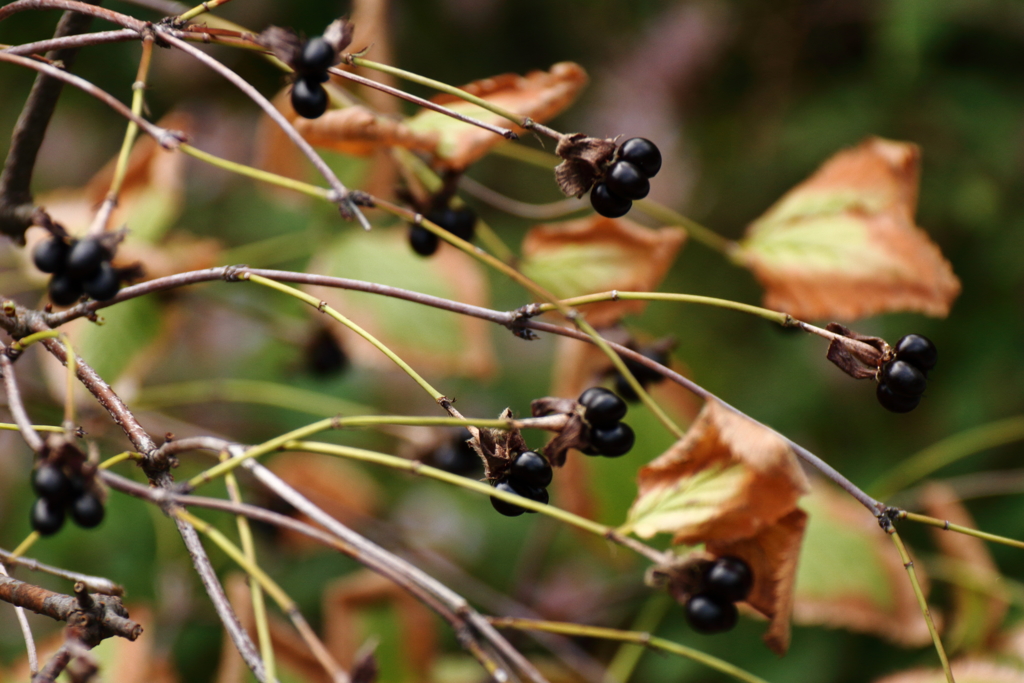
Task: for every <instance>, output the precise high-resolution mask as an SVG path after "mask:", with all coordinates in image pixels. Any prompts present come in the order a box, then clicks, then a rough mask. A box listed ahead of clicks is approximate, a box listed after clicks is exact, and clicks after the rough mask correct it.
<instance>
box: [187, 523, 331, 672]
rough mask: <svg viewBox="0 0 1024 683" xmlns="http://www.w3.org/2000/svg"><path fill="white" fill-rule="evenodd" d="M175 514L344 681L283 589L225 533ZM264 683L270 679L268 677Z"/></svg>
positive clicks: (318, 659) (325, 649) (322, 663)
mask: <svg viewBox="0 0 1024 683" xmlns="http://www.w3.org/2000/svg"><path fill="white" fill-rule="evenodd" d="M174 515H175V516H176V517H178V518H179V519H181V520H183V521H185V522H188V523H189V524H191V525H192V526H194V527H195V528H196V530H197V531H199V532H200V533H202V534H204V535H205V536H206V537H207V538H209V539H210V540H211V541H213V542H214V544H215V545H217V547H219V548H220V549H221V550H223V551H224V553H225V554H226V555H227V556H228V557H230V558H231V559H232V560H234V562H235V563H236V564H237V565H238V566H239V567H241V568H242V569H244V570H245V572H246V573H247V574H248V575H249V576H250V577H251V578H253V579H255V580H256V581H257V583H258V584H259V586H260V587H261V588H262V589H263V590H265V591H266V592H267V594H268V595H269V596H270V597H271V598H272V599H273V600H274V602H276V603H277V605H278V607H280V608H281V611H282V612H284V613H285V614H286V615H287V616H288V618H289V619H290V620H291V622H292V624H293V625H294V626H295V628H296V630H297V631H298V632H299V635H301V636H302V639H303V640H304V641H305V642H306V645H307V646H308V647H309V649H310V650H312V652H313V655H314V656H315V657H316V659H317V661H318V662H319V663H320V665H321V666H322V667H323V668H324V670H325V671H326V672H327V674H328V675H329V676H330V678H331V680H335V681H338V680H345V678H346V676H345V672H344V670H343V669H342V668H341V667H340V666H339V665H338V663H337V662H335V661H334V658H333V657H332V656H331V655H330V653H329V652H328V651H327V648H325V647H324V644H323V643H322V642H320V639H319V638H317V636H316V634H315V633H314V632H313V629H311V628H310V627H309V624H308V623H307V622H306V620H305V618H304V617H303V616H302V613H301V612H299V608H298V605H296V604H295V601H294V600H292V599H291V598H290V597H289V596H288V594H287V593H285V592H284V589H282V588H281V587H280V586H279V585H278V584H277V583H276V582H275V581H274V580H273V579H271V578H270V577H269V576H268V575H267V573H266V572H265V571H263V570H262V569H260V567H259V566H258V565H257V564H255V563H254V562H250V561H249V559H248V558H247V557H246V556H245V553H244V552H242V550H240V549H239V548H238V546H236V545H235V544H234V543H232V542H231V541H229V540H228V539H227V537H226V536H224V534H222V533H221V532H220V531H218V530H217V529H215V528H214V527H213V526H212V525H210V524H208V523H206V522H204V521H203V520H202V519H200V518H199V517H196V516H195V515H193V514H191V513H189V512H187V511H185V510H181V509H178V510H175V511H174ZM267 680H272V679H270V678H269V676H268V678H267Z"/></svg>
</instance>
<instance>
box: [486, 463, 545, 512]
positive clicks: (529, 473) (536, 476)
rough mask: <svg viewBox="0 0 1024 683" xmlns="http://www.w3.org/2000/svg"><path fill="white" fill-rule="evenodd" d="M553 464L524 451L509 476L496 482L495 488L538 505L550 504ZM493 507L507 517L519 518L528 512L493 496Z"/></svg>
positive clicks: (513, 464)
mask: <svg viewBox="0 0 1024 683" xmlns="http://www.w3.org/2000/svg"><path fill="white" fill-rule="evenodd" d="M551 476H552V471H551V463H549V462H548V459H547V458H545V457H544V456H543V455H541V454H540V453H538V452H537V451H523V452H522V453H520V454H519V455H517V456H516V459H515V460H513V461H512V466H511V467H509V469H508V475H507V476H506V477H504V478H502V479H499V480H497V481H496V482H494V488H496V489H497V490H499V491H504V492H505V493H515V494H517V495H520V496H522V497H523V498H529V499H530V500H535V501H537V502H538V503H544V504H545V505H547V502H548V489H547V487H548V484H550V483H551ZM491 505H493V506H494V509H495V510H497V511H498V512H500V513H501V514H503V515H505V516H506V517H518V516H519V515H521V514H523V513H524V512H536V510H527V509H526V508H521V507H519V506H518V505H516V504H514V503H507V502H505V501H503V500H500V499H498V498H495V497H494V496H491Z"/></svg>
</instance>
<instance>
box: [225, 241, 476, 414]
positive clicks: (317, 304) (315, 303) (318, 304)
mask: <svg viewBox="0 0 1024 683" xmlns="http://www.w3.org/2000/svg"><path fill="white" fill-rule="evenodd" d="M445 232H447V231H445ZM456 239H458V238H456ZM241 277H242V278H243V279H245V280H249V281H250V282H255V283H256V284H258V285H263V286H264V287H269V288H270V289H276V290H277V291H279V292H283V293H284V294H287V295H288V296H292V297H295V298H296V299H298V300H299V301H304V302H305V303H307V304H309V305H310V306H312V307H313V308H315V309H317V310H318V311H320V312H322V313H326V314H327V315H328V316H330V317H332V318H334V319H335V320H337V321H338V322H340V323H341V324H342V325H344V326H345V327H347V328H349V329H350V330H352V331H353V332H355V333H356V334H358V335H359V336H360V337H362V338H363V339H365V340H366V341H368V342H370V343H371V344H373V345H374V346H375V347H377V349H378V350H379V351H380V352H381V353H383V354H384V355H385V356H387V357H388V358H390V359H391V361H392V362H393V363H394V364H395V365H397V366H398V367H399V368H401V369H402V371H403V372H405V374H407V375H409V377H411V378H412V379H413V381H415V382H416V383H417V384H419V385H420V386H421V387H422V388H423V390H424V391H426V392H427V393H428V394H430V396H431V398H433V399H434V400H435V401H438V402H440V401H441V400H442V399H444V398H445V396H444V394H442V393H441V392H440V391H438V390H437V389H435V388H434V387H433V386H431V385H430V383H429V382H427V380H425V379H423V377H421V376H420V374H419V373H418V372H416V371H415V370H413V369H412V367H411V366H410V365H409V364H408V363H406V362H405V361H404V360H402V359H401V358H399V357H398V355H397V354H396V353H395V352H394V351H392V350H391V349H389V348H388V347H387V346H385V345H384V344H383V342H381V341H380V340H379V339H377V338H376V337H374V336H373V335H372V334H370V333H369V332H367V331H366V330H364V329H363V328H362V327H360V326H359V325H357V324H355V323H354V322H352V321H351V320H349V319H348V318H346V317H345V316H343V315H342V314H341V313H339V312H338V311H336V310H334V309H333V308H331V307H330V306H328V305H327V304H326V303H325V302H324V301H321V300H320V299H317V298H316V297H314V296H310V295H309V294H306V293H305V292H303V291H302V290H300V289H296V288H295V287H290V286H288V285H285V284H282V283H280V282H276V281H274V280H270V279H267V278H265V277H262V276H260V275H254V274H252V273H243V274H242V276H241Z"/></svg>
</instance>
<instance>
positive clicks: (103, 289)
mask: <svg viewBox="0 0 1024 683" xmlns="http://www.w3.org/2000/svg"><path fill="white" fill-rule="evenodd" d="M108 242H109V240H105V239H103V238H101V237H86V238H85V239H81V240H74V239H72V240H70V241H68V240H65V239H64V238H63V237H60V236H58V235H52V236H51V237H50V238H48V239H45V240H43V241H42V242H40V243H39V244H38V245H37V246H36V248H35V251H33V252H32V261H33V262H34V263H35V265H36V268H38V269H39V270H41V271H43V272H44V273H51V274H52V275H53V277H51V278H50V284H49V286H48V287H47V291H48V292H49V294H50V301H52V302H53V303H55V304H57V305H58V306H70V305H71V304H73V303H75V302H76V301H78V300H79V299H80V298H81V297H82V295H83V294H87V295H89V296H91V297H92V298H93V299H96V300H97V301H107V300H109V299H113V298H114V297H115V296H117V292H118V291H119V290H120V289H121V279H122V278H121V276H122V273H119V272H118V271H117V269H115V268H114V267H113V266H112V265H111V264H110V261H111V260H112V259H113V258H114V250H113V249H112V248H111V247H110V246H108Z"/></svg>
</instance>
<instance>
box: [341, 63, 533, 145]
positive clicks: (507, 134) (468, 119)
mask: <svg viewBox="0 0 1024 683" xmlns="http://www.w3.org/2000/svg"><path fill="white" fill-rule="evenodd" d="M328 71H329V72H331V73H332V74H334V75H335V76H341V77H342V78H345V79H347V80H350V81H352V82H353V83H359V84H360V85H365V86H367V87H369V88H374V89H375V90H380V91H381V92H385V93H387V94H388V95H392V96H394V97H398V98H400V99H403V100H406V101H408V102H412V103H413V104H415V105H417V106H420V107H423V108H424V109H429V110H431V111H436V112H437V113H439V114H444V115H445V116H450V117H451V118H453V119H455V120H456V121H461V122H463V123H468V124H469V125H471V126H477V127H478V128H483V129H484V130H486V131H489V132H491V133H494V134H496V135H500V136H501V137H503V138H505V139H506V140H518V139H519V136H518V135H516V133H515V131H513V130H512V129H510V128H502V127H501V126H495V125H494V124H492V123H487V122H486V121H481V120H480V119H475V118H473V117H472V116H467V115H465V114H460V113H459V112H457V111H455V110H454V109H449V108H448V107H445V106H442V105H440V104H437V103H435V102H431V101H430V100H425V99H423V98H422V97H417V96H416V95H413V94H411V93H407V92H405V91H404V90H399V89H398V88H392V87H391V86H390V85H384V84H383V83H379V82H377V81H374V80H371V79H369V78H364V77H362V76H360V75H359V74H354V73H352V72H351V71H345V70H344V69H338V68H336V67H334V68H330V69H328Z"/></svg>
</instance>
